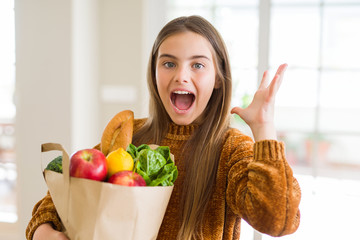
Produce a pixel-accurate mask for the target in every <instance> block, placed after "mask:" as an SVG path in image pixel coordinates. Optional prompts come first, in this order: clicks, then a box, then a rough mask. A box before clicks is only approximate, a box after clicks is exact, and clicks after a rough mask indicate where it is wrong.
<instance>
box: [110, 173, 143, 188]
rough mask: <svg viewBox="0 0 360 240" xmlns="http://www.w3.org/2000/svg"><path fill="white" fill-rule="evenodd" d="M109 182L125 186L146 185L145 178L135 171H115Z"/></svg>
mask: <svg viewBox="0 0 360 240" xmlns="http://www.w3.org/2000/svg"><path fill="white" fill-rule="evenodd" d="M108 182H109V183H113V184H118V185H123V186H130V187H132V186H146V182H145V180H144V178H143V177H142V176H141V175H140V174H138V173H136V172H133V171H120V172H117V173H114V174H113V175H112V176H111V177H110V178H109V180H108Z"/></svg>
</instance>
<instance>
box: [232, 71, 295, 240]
mask: <svg viewBox="0 0 360 240" xmlns="http://www.w3.org/2000/svg"><path fill="white" fill-rule="evenodd" d="M286 68H287V65H286V64H283V65H281V66H280V67H279V68H278V70H277V72H276V74H275V77H274V78H273V80H272V81H271V83H270V84H269V81H268V72H267V71H266V72H265V73H264V75H263V78H262V81H261V83H260V86H259V88H258V90H257V91H256V93H255V95H254V99H253V101H252V102H251V104H250V105H249V106H248V107H247V108H245V109H242V108H239V107H235V108H233V109H232V113H236V114H238V115H239V116H240V117H241V118H242V119H243V120H244V121H245V122H246V123H247V124H248V125H249V127H250V128H251V131H252V133H253V135H254V139H255V141H256V142H255V144H254V146H253V150H254V151H253V153H250V151H249V150H248V149H245V148H244V147H242V148H241V147H238V146H241V145H243V144H241V142H238V143H233V146H234V147H233V149H235V150H234V151H233V153H232V154H231V156H230V159H231V161H230V163H231V168H230V171H229V175H228V189H227V200H228V203H229V205H230V207H231V208H232V209H233V211H234V212H235V213H237V214H239V215H240V216H241V217H242V218H244V219H245V220H246V221H247V222H248V223H249V224H250V225H252V226H253V227H254V228H255V229H257V230H259V231H260V232H264V233H267V234H269V235H273V236H282V235H285V234H289V233H292V232H294V231H295V230H296V229H297V228H298V225H299V221H300V212H299V209H298V206H299V203H300V197H301V193H300V188H299V184H298V182H297V181H296V179H295V178H294V177H293V173H292V170H291V168H290V166H289V165H288V163H287V161H286V159H285V151H284V145H283V143H280V142H277V141H276V139H277V138H276V130H275V124H274V104H275V95H276V93H277V91H278V89H279V87H280V85H281V82H282V79H283V75H284V72H285V70H286ZM248 148H250V147H249V146H248ZM244 153H247V155H246V156H244Z"/></svg>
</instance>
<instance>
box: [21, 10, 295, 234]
mask: <svg viewBox="0 0 360 240" xmlns="http://www.w3.org/2000/svg"><path fill="white" fill-rule="evenodd" d="M286 67H287V65H286V64H283V65H281V66H280V67H279V69H278V71H277V73H276V75H275V77H274V78H273V79H272V81H271V82H270V83H269V80H268V74H267V72H265V73H264V76H263V79H262V81H261V84H260V86H259V88H258V90H257V92H256V93H255V96H254V99H253V101H252V103H251V104H250V105H249V107H247V108H246V109H241V108H239V107H235V108H233V109H232V110H230V100H231V73H230V64H229V59H228V55H227V51H226V47H225V45H224V42H223V40H222V39H221V36H220V35H219V33H218V32H217V31H216V29H215V28H214V27H213V26H212V25H211V24H210V23H209V22H208V21H206V20H205V19H203V18H201V17H198V16H190V17H181V18H177V19H174V20H173V21H171V22H169V23H168V24H167V25H165V27H164V28H163V29H162V30H161V31H160V33H159V35H158V37H157V39H156V41H155V43H154V46H153V49H152V52H151V56H150V61H149V66H148V76H147V79H148V87H149V91H150V109H149V110H150V111H149V117H148V118H147V119H138V120H136V121H135V124H134V137H133V143H134V144H135V145H139V144H142V143H148V144H149V143H155V144H159V145H166V146H169V147H170V150H171V152H172V153H173V154H174V156H175V159H176V165H177V167H178V170H179V176H178V179H177V180H176V182H175V186H174V191H173V194H172V196H171V199H170V202H169V205H168V208H167V210H166V213H165V217H164V220H163V224H162V226H161V228H160V231H159V235H158V239H161V240H169V239H179V240H183V239H185V240H191V239H204V240H208V239H214V240H220V239H222V240H230V239H231V240H237V239H239V237H240V220H241V219H242V218H243V219H244V220H246V221H247V222H248V223H249V224H250V225H251V226H253V227H254V228H255V229H257V230H258V231H260V232H263V233H266V234H269V235H272V236H282V235H286V234H290V233H293V232H294V231H296V229H297V228H298V226H299V222H300V212H299V209H298V206H299V202H300V197H301V193H300V188H299V185H298V183H297V181H296V179H295V178H294V177H293V173H292V170H291V168H290V166H289V165H288V163H287V161H286V159H285V151H284V144H283V143H282V142H278V141H277V140H276V131H275V127H274V120H273V118H274V101H275V95H276V92H277V90H278V88H279V87H280V84H281V81H282V78H283V75H284V72H285V70H286ZM230 112H231V113H235V114H238V115H239V116H240V117H241V118H242V119H244V121H245V122H246V123H247V124H248V125H249V126H250V128H251V130H252V133H253V136H254V140H255V142H254V141H253V139H252V138H250V137H249V136H246V135H244V134H242V133H241V132H240V131H239V130H237V129H232V128H230V127H229V116H230ZM61 230H63V229H62V227H61V221H60V219H59V217H58V216H57V214H56V209H55V207H54V205H53V203H52V200H51V197H50V195H49V194H48V195H47V196H46V197H45V198H44V199H43V200H41V201H40V202H39V203H38V204H37V205H36V206H35V207H34V211H33V218H32V219H31V221H30V223H29V226H28V228H27V238H28V239H32V237H33V236H34V238H33V239H36V240H38V239H66V236H65V235H64V234H62V233H61V232H60V231H61ZM34 233H35V234H34ZM51 237H53V238H51Z"/></svg>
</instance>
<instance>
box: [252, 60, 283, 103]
mask: <svg viewBox="0 0 360 240" xmlns="http://www.w3.org/2000/svg"><path fill="white" fill-rule="evenodd" d="M287 66H288V65H287V64H286V63H285V64H281V65H280V66H279V68H278V69H277V71H276V73H275V76H274V78H273V80H272V81H271V83H270V84H268V80H267V79H265V78H267V75H268V73H267V71H266V72H265V73H264V76H263V80H262V81H261V84H260V86H259V89H261V88H268V89H269V95H268V100H270V99H272V98H273V97H274V96H275V94H276V93H277V91H278V90H279V88H280V85H281V82H282V79H283V76H284V73H285V70H286V68H287Z"/></svg>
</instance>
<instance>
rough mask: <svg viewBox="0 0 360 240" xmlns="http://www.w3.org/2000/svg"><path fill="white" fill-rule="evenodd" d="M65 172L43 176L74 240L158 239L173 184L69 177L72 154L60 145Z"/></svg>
mask: <svg viewBox="0 0 360 240" xmlns="http://www.w3.org/2000/svg"><path fill="white" fill-rule="evenodd" d="M53 150H58V151H62V157H63V158H62V159H63V174H60V173H57V172H54V171H49V170H45V171H44V178H45V181H46V184H47V186H48V188H49V191H50V194H51V197H52V199H53V202H54V204H55V207H56V210H57V212H58V214H59V216H60V218H61V221H62V223H63V225H64V227H65V228H66V234H67V235H68V237H69V238H70V239H71V240H91V239H93V240H104V239H106V240H119V239H121V240H152V239H156V237H157V234H158V231H159V228H160V225H161V222H162V219H163V217H164V214H165V210H166V207H167V204H168V202H169V199H170V196H171V193H172V190H173V186H170V187H126V186H120V185H115V184H111V183H106V182H98V181H93V180H88V179H82V178H74V177H70V176H69V155H68V154H67V153H66V151H65V150H64V148H63V147H62V146H61V145H60V144H56V143H46V144H42V152H47V151H53Z"/></svg>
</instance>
